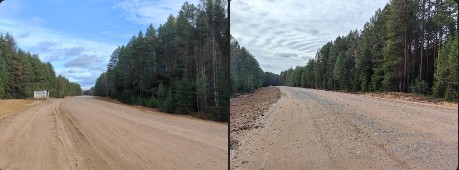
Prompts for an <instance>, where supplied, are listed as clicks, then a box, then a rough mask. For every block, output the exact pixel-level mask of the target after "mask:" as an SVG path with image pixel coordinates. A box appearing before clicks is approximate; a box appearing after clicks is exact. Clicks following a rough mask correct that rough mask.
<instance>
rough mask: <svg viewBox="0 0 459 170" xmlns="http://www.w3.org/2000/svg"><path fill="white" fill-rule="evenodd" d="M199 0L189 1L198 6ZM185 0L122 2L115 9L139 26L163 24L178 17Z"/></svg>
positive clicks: (136, 0)
mask: <svg viewBox="0 0 459 170" xmlns="http://www.w3.org/2000/svg"><path fill="white" fill-rule="evenodd" d="M198 2H199V1H198V0H188V3H189V4H194V5H197V4H198ZM183 3H185V0H159V1H147V0H122V1H121V2H119V3H117V4H115V5H114V6H113V7H114V8H115V9H119V10H122V11H123V12H124V13H125V14H124V15H125V17H126V19H128V20H130V21H133V22H135V23H138V24H150V23H153V24H155V25H156V24H163V23H165V22H166V20H167V17H168V16H169V15H170V14H173V15H174V16H176V14H178V12H179V10H180V9H181V8H182V5H183Z"/></svg>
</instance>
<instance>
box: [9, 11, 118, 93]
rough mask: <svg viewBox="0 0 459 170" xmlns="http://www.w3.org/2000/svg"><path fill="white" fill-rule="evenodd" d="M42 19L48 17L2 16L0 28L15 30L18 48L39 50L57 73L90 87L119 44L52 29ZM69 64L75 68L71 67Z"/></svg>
mask: <svg viewBox="0 0 459 170" xmlns="http://www.w3.org/2000/svg"><path fill="white" fill-rule="evenodd" d="M30 21H34V22H30ZM37 22H38V23H37ZM43 22H46V21H45V20H43V19H40V18H37V17H33V18H32V19H31V20H28V21H21V20H14V21H13V20H8V19H3V18H0V32H2V33H3V34H5V33H10V34H12V35H13V37H14V38H15V40H16V42H17V44H18V47H19V48H22V49H24V50H26V51H29V52H31V53H33V54H38V55H39V56H40V59H41V60H42V61H44V62H47V61H50V62H51V64H52V65H53V66H54V69H55V71H56V74H61V75H63V76H65V77H67V78H68V79H69V80H70V81H76V82H77V83H80V85H81V86H82V88H83V89H89V88H90V87H91V86H93V85H94V84H95V81H96V78H97V76H98V75H99V74H100V73H102V72H103V71H104V70H105V69H106V64H107V63H108V60H109V57H110V55H111V53H112V52H113V50H115V48H116V47H117V46H116V45H113V44H110V43H106V42H100V41H96V40H92V39H84V38H80V37H75V36H72V35H68V34H66V33H63V32H60V31H57V30H51V29H48V28H45V27H42V26H40V23H43ZM68 67H73V68H71V71H69V68H68ZM82 75H85V76H86V77H84V76H83V77H82ZM95 75H97V76H95Z"/></svg>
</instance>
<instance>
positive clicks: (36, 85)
mask: <svg viewBox="0 0 459 170" xmlns="http://www.w3.org/2000/svg"><path fill="white" fill-rule="evenodd" d="M43 89H47V90H49V91H50V96H51V97H64V96H74V95H81V94H82V92H83V91H82V90H81V87H80V85H79V84H77V83H73V82H70V81H69V80H68V79H67V78H65V77H63V76H61V75H59V76H58V77H56V74H55V72H54V68H53V66H52V65H51V63H49V62H47V63H44V62H42V61H40V59H39V58H38V55H36V54H30V53H29V52H25V51H23V50H22V49H20V48H18V47H17V46H16V42H15V40H14V38H13V37H12V36H11V35H10V34H8V33H7V34H5V35H3V34H0V99H5V98H6V99H11V98H29V97H33V91H34V90H43Z"/></svg>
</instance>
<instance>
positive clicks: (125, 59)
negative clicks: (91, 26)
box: [88, 0, 229, 121]
mask: <svg viewBox="0 0 459 170" xmlns="http://www.w3.org/2000/svg"><path fill="white" fill-rule="evenodd" d="M226 6H227V3H225V2H222V1H221V0H207V1H202V2H201V3H200V4H198V5H197V6H195V5H194V4H189V3H187V2H186V3H184V4H183V5H182V9H181V10H180V11H179V14H178V16H173V15H170V16H169V17H168V18H167V21H166V23H164V24H161V25H160V26H159V27H158V28H157V29H155V28H154V27H153V25H150V26H149V27H148V28H147V30H146V32H145V33H143V32H142V31H140V32H139V33H138V34H137V35H134V36H133V37H132V38H131V40H130V41H129V42H128V43H127V44H126V45H123V46H120V47H118V48H117V49H116V50H115V51H113V54H112V55H111V58H110V61H109V63H108V65H107V71H106V72H104V73H102V74H101V75H100V77H99V78H98V79H97V81H96V84H95V86H94V87H93V88H92V89H91V90H90V91H88V94H94V95H97V96H109V97H111V98H114V99H117V100H119V101H121V102H123V103H127V104H132V105H143V106H147V107H153V108H158V109H159V110H160V111H163V112H168V113H180V114H192V115H194V116H197V117H202V118H206V119H211V120H217V121H227V120H228V115H229V86H228V84H229V83H228V79H227V77H228V76H227V75H228V71H229V70H228V66H229V63H228V61H229V58H228V57H229V51H228V48H227V47H228V45H229V44H228V43H229V36H228V35H229V30H228V28H229V25H228V17H227V9H226Z"/></svg>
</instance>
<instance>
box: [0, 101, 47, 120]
mask: <svg viewBox="0 0 459 170" xmlns="http://www.w3.org/2000/svg"><path fill="white" fill-rule="evenodd" d="M43 101H44V100H32V99H1V100H0V118H2V117H5V116H8V115H10V114H14V113H17V112H21V111H24V110H27V109H28V108H31V107H33V106H35V105H38V104H40V103H41V102H43Z"/></svg>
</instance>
